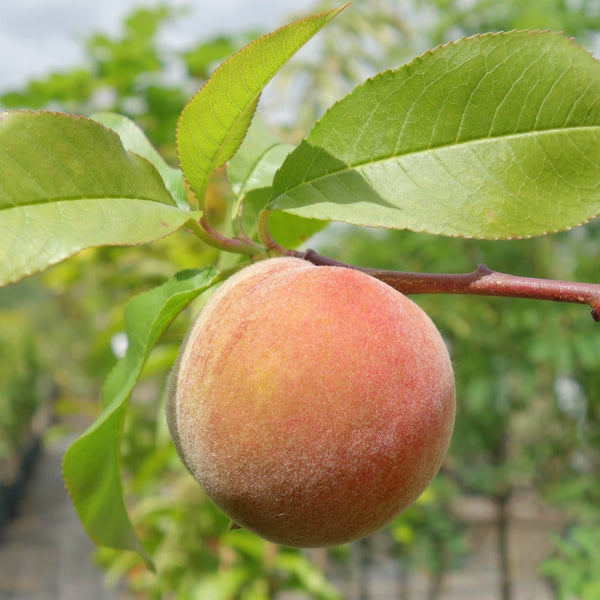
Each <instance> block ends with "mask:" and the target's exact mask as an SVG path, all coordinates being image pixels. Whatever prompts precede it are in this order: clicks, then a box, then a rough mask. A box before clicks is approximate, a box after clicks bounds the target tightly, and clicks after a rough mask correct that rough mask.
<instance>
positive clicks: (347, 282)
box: [167, 258, 455, 547]
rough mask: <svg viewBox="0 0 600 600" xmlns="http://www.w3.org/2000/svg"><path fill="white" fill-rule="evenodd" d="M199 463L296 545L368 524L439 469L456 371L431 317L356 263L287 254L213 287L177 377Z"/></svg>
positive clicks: (174, 417) (203, 475)
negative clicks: (316, 263)
mask: <svg viewBox="0 0 600 600" xmlns="http://www.w3.org/2000/svg"><path fill="white" fill-rule="evenodd" d="M168 387H169V394H168V401H167V416H168V423H169V428H170V432H171V435H172V437H173V440H174V442H175V445H176V447H177V450H178V452H179V455H180V456H181V458H182V460H183V461H184V463H185V465H186V466H187V468H188V469H189V471H190V472H191V473H192V475H193V476H194V477H195V478H196V479H197V480H198V482H199V483H200V485H201V486H202V488H203V489H204V491H205V492H206V494H207V495H208V497H209V498H211V499H212V501H213V502H214V503H215V504H216V505H217V506H218V507H219V508H220V509H221V510H222V511H223V512H224V513H226V514H227V515H228V516H229V517H230V518H231V519H232V520H233V522H234V523H235V524H237V525H239V526H241V527H245V528H246V529H249V530H250V531H253V532H255V533H257V534H258V535H260V536H262V537H264V538H266V539H267V540H270V541H272V542H275V543H278V544H282V545H285V546H297V547H316V546H329V545H333V544H341V543H345V542H349V541H352V540H355V539H358V538H361V537H364V536H366V535H368V534H370V533H371V532H373V531H375V530H377V529H379V528H380V527H382V526H384V525H386V524H387V523H388V522H389V521H391V520H392V519H393V518H394V517H395V516H396V515H398V514H399V513H400V512H401V511H402V510H404V509H405V508H407V507H408V506H409V505H410V504H411V503H412V502H413V501H414V500H415V499H416V498H417V497H418V496H419V495H420V494H421V492H422V491H423V490H424V489H425V487H426V486H427V485H428V483H429V481H430V480H431V479H432V477H433V476H434V475H435V474H436V472H437V471H438V469H439V467H440V464H441V462H442V460H443V458H444V455H445V453H446V449H447V447H448V444H449V441H450V436H451V433H452V427H453V424H454V411H455V393H454V376H453V372H452V366H451V363H450V359H449V356H448V351H447V349H446V346H445V345H444V342H443V340H442V337H441V335H440V334H439V332H438V330H437V329H436V327H435V325H434V324H433V323H432V321H431V320H430V319H429V317H428V316H427V315H426V314H425V313H424V312H423V311H422V310H421V309H420V308H419V307H418V306H417V305H416V304H415V303H414V302H412V301H411V300H409V299H408V298H407V297H406V296H404V295H403V294H401V293H399V292H397V291H396V290H394V289H392V288H391V287H389V286H388V285H386V284H385V283H382V282H381V281H379V280H377V279H375V278H373V277H371V276H369V275H366V274H365V273H362V272H359V271H357V270H354V269H349V268H344V267H329V266H327V267H321V266H319V267H317V266H314V265H312V264H311V263H309V262H307V261H304V260H302V259H298V258H271V259H267V260H264V261H261V262H258V263H256V264H254V265H252V266H249V267H246V268H245V269H242V270H241V271H240V272H238V273H237V274H235V275H234V276H233V277H231V278H230V279H228V280H227V281H226V282H225V283H224V284H223V285H222V286H221V287H220V288H219V289H218V290H217V291H216V292H215V293H214V294H213V296H212V297H211V298H210V299H209V300H208V302H207V303H206V305H205V306H204V308H203V309H202V310H201V312H200V314H199V316H198V318H197V319H196V321H195V323H194V325H193V326H192V328H191V329H190V332H189V333H188V336H187V337H186V339H185V341H184V343H183V345H182V348H181V350H180V353H179V357H178V359H177V362H176V365H175V368H174V370H173V373H172V374H171V376H170V379H169V386H168Z"/></svg>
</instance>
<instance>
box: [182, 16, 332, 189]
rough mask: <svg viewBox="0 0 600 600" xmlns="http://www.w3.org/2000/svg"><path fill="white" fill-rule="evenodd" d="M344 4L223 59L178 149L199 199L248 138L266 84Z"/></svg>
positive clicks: (194, 105) (193, 105)
mask: <svg viewBox="0 0 600 600" xmlns="http://www.w3.org/2000/svg"><path fill="white" fill-rule="evenodd" d="M340 10H341V9H335V10H332V11H329V12H325V13H322V14H317V15H313V16H311V17H308V18H306V19H303V20H301V21H296V22H294V23H291V24H289V25H286V26H284V27H282V28H281V29H278V30H277V31H274V32H273V33H270V34H267V35H265V36H262V37H260V38H258V39H257V40H254V41H253V42H251V43H250V44H248V45H247V46H245V47H244V48H242V50H240V51H239V52H237V53H236V54H234V55H233V56H231V57H230V58H229V59H228V60H226V61H225V62H224V63H223V64H221V66H220V67H219V68H218V69H217V70H216V71H215V72H214V73H213V74H212V76H211V77H210V79H209V80H208V81H207V82H206V84H205V85H204V86H203V87H202V89H201V90H200V91H199V92H198V93H197V94H196V95H195V96H194V97H193V98H192V100H190V102H189V103H188V104H187V106H186V107H185V108H184V110H183V111H182V113H181V116H180V118H179V123H178V126H177V151H178V154H179V161H180V164H181V168H182V170H183V173H184V175H185V178H186V180H187V182H188V183H189V185H190V187H191V188H192V190H194V192H195V194H196V196H197V197H198V198H199V199H202V198H203V196H204V191H205V189H206V185H207V183H208V180H209V177H210V175H211V174H212V172H213V171H214V170H215V169H216V168H217V167H219V166H220V165H222V164H223V163H224V162H225V161H227V160H228V159H229V158H231V156H233V154H234V152H235V151H236V150H237V149H238V147H239V145H240V144H241V142H242V140H243V139H244V136H245V134H246V131H247V130H248V127H249V125H250V122H251V120H252V117H253V115H254V111H255V109H256V105H257V103H258V100H259V97H260V94H261V92H262V90H263V88H264V87H265V85H266V84H267V83H268V82H269V81H270V80H271V78H272V77H273V76H274V75H275V74H276V73H277V71H279V69H281V67H282V66H283V65H284V64H285V63H286V62H287V61H288V60H289V59H290V58H291V57H292V56H293V55H294V54H295V53H296V52H297V51H298V50H299V49H300V48H301V47H302V46H303V45H304V44H306V42H308V41H309V40H310V39H311V38H312V37H313V36H314V35H315V34H316V33H317V32H318V31H319V30H320V29H321V28H322V27H323V26H324V25H325V24H326V23H327V22H328V21H330V20H331V19H332V18H333V17H334V16H335V15H336V14H337V13H338V12H340Z"/></svg>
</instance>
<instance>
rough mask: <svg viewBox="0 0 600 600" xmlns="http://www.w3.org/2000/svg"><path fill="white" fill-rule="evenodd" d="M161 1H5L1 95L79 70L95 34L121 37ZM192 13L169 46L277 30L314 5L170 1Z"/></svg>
mask: <svg viewBox="0 0 600 600" xmlns="http://www.w3.org/2000/svg"><path fill="white" fill-rule="evenodd" d="M158 3H159V2H157V0H146V1H142V0H0V91H3V90H7V89H12V88H15V87H17V86H19V85H22V84H23V83H24V82H26V81H27V80H29V79H31V78H32V77H39V76H43V75H45V74H47V73H48V72H49V71H51V70H60V69H65V68H69V67H73V66H76V65H77V64H80V63H81V62H82V60H83V53H82V51H81V47H82V40H84V39H85V38H86V37H87V36H88V35H89V34H90V33H91V32H97V31H101V32H103V33H108V34H112V35H116V34H118V32H119V25H120V23H121V22H122V20H123V17H124V16H125V15H127V14H128V13H130V12H131V11H132V10H133V9H134V8H136V7H139V6H155V5H157V4H158ZM163 4H169V5H172V6H187V7H189V9H190V11H191V12H190V13H189V14H187V15H186V17H185V18H183V19H180V20H178V21H177V22H176V23H175V24H174V25H171V26H170V27H168V28H166V29H165V35H164V40H165V43H167V44H169V45H174V46H182V47H185V46H189V45H190V44H192V43H193V41H194V40H200V39H203V38H206V37H208V36H212V35H215V34H217V33H227V32H234V31H244V30H248V29H251V28H253V27H254V28H256V27H260V28H261V29H274V28H275V27H277V26H279V25H282V24H284V23H285V22H286V19H287V18H288V17H289V16H290V15H309V14H310V13H311V12H313V7H314V5H315V2H314V1H310V0H252V1H250V0H184V1H182V0H166V1H163Z"/></svg>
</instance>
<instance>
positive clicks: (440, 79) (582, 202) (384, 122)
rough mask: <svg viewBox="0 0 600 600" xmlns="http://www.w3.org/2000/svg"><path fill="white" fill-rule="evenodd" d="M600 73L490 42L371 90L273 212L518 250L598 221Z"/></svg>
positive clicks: (506, 36) (348, 106)
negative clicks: (516, 242) (515, 244)
mask: <svg viewBox="0 0 600 600" xmlns="http://www.w3.org/2000/svg"><path fill="white" fill-rule="evenodd" d="M598 98H600V64H599V63H598V62H597V61H596V60H594V59H593V58H592V57H591V56H590V55H589V54H588V53H587V52H585V51H584V50H582V49H581V48H579V47H577V46H576V45H574V44H573V43H572V42H571V41H570V40H568V39H567V38H565V37H562V36H560V35H558V34H553V33H532V32H522V31H521V32H512V33H500V34H485V35H481V36H476V37H472V38H468V39H462V40H460V41H458V42H455V43H451V44H448V45H445V46H441V47H439V48H437V49H435V50H433V51H430V52H428V53H426V54H425V55H423V56H421V57H419V58H417V59H415V60H414V61H412V62H411V63H409V64H408V65H406V66H404V67H401V68H399V69H397V70H393V71H387V72H384V73H381V74H379V75H378V76H376V77H374V78H373V79H370V80H368V81H366V82H365V83H364V84H363V85H361V86H359V87H357V88H356V89H355V90H354V91H353V92H351V93H350V94H349V95H348V96H346V98H344V99H343V100H342V101H340V102H339V103H338V104H336V105H334V106H333V107H332V108H331V109H330V110H329V111H328V112H327V113H326V114H325V116H324V117H323V118H322V119H321V121H320V122H318V123H317V124H316V126H315V127H314V129H313V131H312V132H311V133H310V134H309V135H308V137H307V138H306V140H305V141H304V142H303V143H302V144H301V145H300V146H299V147H298V148H297V150H295V151H294V152H293V153H291V154H290V155H289V156H288V158H287V160H286V162H285V163H284V165H283V166H282V168H281V169H280V171H279V172H278V174H277V175H276V176H275V180H274V184H273V188H274V192H273V195H274V197H273V199H272V201H271V202H270V208H271V209H281V210H285V211H287V212H290V213H293V214H297V215H300V216H304V217H312V218H320V219H333V220H338V221H347V222H349V223H354V224H358V225H372V226H382V227H389V228H396V229H412V230H414V231H427V232H430V233H436V234H443V235H449V236H466V237H476V238H488V239H495V238H505V239H509V238H516V237H529V236H535V235H542V234H544V233H547V232H553V231H557V230H561V229H568V228H570V227H573V226H575V225H578V224H581V223H583V222H586V221H588V220H590V219H591V218H593V217H595V216H597V215H598V214H599V213H600V188H599V186H598V182H599V181H600V161H598V160H596V159H595V157H597V156H600V102H598Z"/></svg>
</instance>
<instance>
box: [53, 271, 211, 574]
mask: <svg viewBox="0 0 600 600" xmlns="http://www.w3.org/2000/svg"><path fill="white" fill-rule="evenodd" d="M215 277H216V273H215V271H214V269H212V268H208V269H203V270H190V271H183V272H181V273H178V274H176V275H175V276H174V277H173V278H172V279H170V280H168V281H167V282H166V283H164V284H163V285H161V286H160V287H157V288H154V289H152V290H150V291H148V292H145V293H143V294H141V295H139V296H136V297H135V298H133V299H132V300H130V301H129V303H128V304H127V306H126V307H125V328H126V333H127V339H128V341H129V346H128V348H127V352H126V354H125V356H124V357H123V358H122V359H121V360H120V361H119V362H118V363H117V364H116V366H115V368H114V369H113V370H112V371H111V373H110V374H109V376H108V378H107V380H106V383H105V386H104V390H103V402H104V411H103V412H102V414H101V415H100V417H99V418H98V419H97V420H96V421H95V423H93V424H92V426H91V427H90V428H89V429H88V430H87V431H86V432H85V433H84V434H83V435H82V436H81V437H80V438H78V439H77V440H76V441H75V442H74V443H73V444H72V445H71V446H70V447H69V448H68V449H67V452H66V454H65V457H64V460H63V476H64V479H65V483H66V486H67V489H68V490H69V493H70V495H71V499H72V500H73V503H74V505H75V509H76V510H77V514H78V515H79V518H80V519H81V522H82V524H83V526H84V527H85V529H86V531H87V532H88V535H89V536H90V537H91V538H92V540H94V542H96V543H97V544H99V545H102V546H110V547H112V548H118V549H122V550H134V551H136V552H139V553H140V554H141V555H142V556H144V558H145V559H146V561H147V562H149V563H150V560H149V558H148V557H147V556H146V554H145V553H144V550H143V548H142V544H141V542H140V540H139V539H138V537H137V534H136V532H135V530H134V528H133V526H132V524H131V521H130V520H129V516H128V514H127V508H126V506H125V501H124V498H123V489H122V485H121V477H120V468H119V463H120V449H119V448H120V441H121V433H122V428H123V419H124V416H125V410H126V408H127V400H128V398H129V394H130V393H131V390H132V389H133V386H134V385H135V383H136V381H137V379H138V377H139V375H140V373H141V371H142V368H143V366H144V364H145V362H146V360H147V358H148V356H149V354H150V351H151V350H152V348H153V347H154V345H155V344H156V342H157V341H158V338H159V337H160V335H161V334H162V333H163V331H164V330H165V329H166V328H167V327H168V325H169V324H170V323H171V321H172V320H173V319H174V318H175V317H176V316H177V315H178V314H179V313H180V312H181V310H182V309H183V308H184V307H185V306H187V305H188V304H189V302H191V301H192V300H193V299H194V298H196V297H197V296H198V295H199V294H200V293H201V292H203V291H204V290H206V289H207V288H208V287H209V286H210V285H211V284H212V283H214V280H215Z"/></svg>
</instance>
